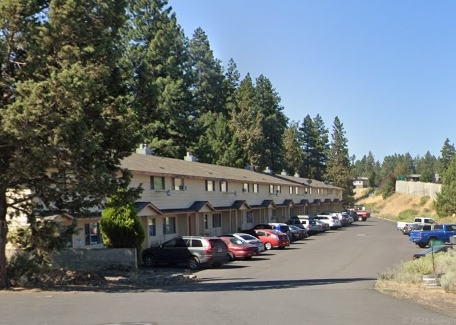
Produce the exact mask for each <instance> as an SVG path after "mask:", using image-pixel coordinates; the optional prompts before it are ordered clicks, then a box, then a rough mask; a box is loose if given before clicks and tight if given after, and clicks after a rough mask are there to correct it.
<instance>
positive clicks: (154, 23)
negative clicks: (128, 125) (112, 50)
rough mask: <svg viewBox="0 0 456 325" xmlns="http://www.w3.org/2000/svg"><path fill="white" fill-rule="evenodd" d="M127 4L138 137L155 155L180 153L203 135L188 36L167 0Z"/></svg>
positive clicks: (128, 68)
mask: <svg viewBox="0 0 456 325" xmlns="http://www.w3.org/2000/svg"><path fill="white" fill-rule="evenodd" d="M129 5H130V7H129V10H128V12H129V20H128V23H127V24H126V26H125V28H124V29H123V36H124V37H123V40H124V43H125V48H126V50H125V52H124V53H125V54H124V57H123V67H124V71H125V74H126V75H127V77H128V80H129V86H130V87H129V91H130V93H131V96H132V98H133V100H132V102H131V105H132V106H133V107H134V109H135V111H136V112H137V114H138V117H139V120H140V121H141V124H140V127H139V128H138V131H139V132H138V133H139V136H140V137H141V138H142V141H145V142H146V143H148V144H149V146H150V147H151V148H152V150H153V151H154V153H155V154H157V155H159V156H163V157H172V158H181V157H183V156H184V155H185V152H186V151H187V150H189V149H190V148H191V147H193V146H194V144H195V143H196V139H197V136H198V135H199V131H198V129H197V128H196V127H195V122H194V120H195V118H196V116H195V115H196V112H194V108H193V105H192V95H191V92H190V87H191V78H190V73H189V57H188V52H187V46H186V42H187V40H186V38H185V36H184V33H183V31H182V29H181V27H180V26H179V25H178V23H177V18H176V15H175V13H174V12H173V11H172V7H170V6H168V1H166V0H138V1H132V2H129Z"/></svg>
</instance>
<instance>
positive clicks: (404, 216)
mask: <svg viewBox="0 0 456 325" xmlns="http://www.w3.org/2000/svg"><path fill="white" fill-rule="evenodd" d="M418 214H419V211H418V210H414V209H407V210H404V211H401V212H399V214H398V215H397V220H411V219H412V218H413V217H415V216H417V215H418Z"/></svg>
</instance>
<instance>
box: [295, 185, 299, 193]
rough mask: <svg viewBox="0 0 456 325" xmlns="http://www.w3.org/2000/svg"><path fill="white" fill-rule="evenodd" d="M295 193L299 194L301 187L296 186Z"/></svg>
mask: <svg viewBox="0 0 456 325" xmlns="http://www.w3.org/2000/svg"><path fill="white" fill-rule="evenodd" d="M295 194H299V187H297V186H296V187H295Z"/></svg>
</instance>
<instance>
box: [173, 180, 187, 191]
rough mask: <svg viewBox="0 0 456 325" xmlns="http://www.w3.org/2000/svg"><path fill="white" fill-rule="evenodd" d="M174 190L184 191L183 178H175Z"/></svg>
mask: <svg viewBox="0 0 456 325" xmlns="http://www.w3.org/2000/svg"><path fill="white" fill-rule="evenodd" d="M173 190H174V191H184V190H185V186H184V179H183V178H178V177H176V178H173Z"/></svg>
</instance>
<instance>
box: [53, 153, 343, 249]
mask: <svg viewBox="0 0 456 325" xmlns="http://www.w3.org/2000/svg"><path fill="white" fill-rule="evenodd" d="M121 166H122V167H123V168H127V169H129V170H130V171H131V173H132V176H133V177H132V182H131V186H132V187H137V186H139V185H141V186H142V188H143V189H144V190H143V193H142V196H141V198H140V199H139V200H137V202H135V207H136V210H137V212H138V215H139V216H140V219H141V223H142V225H143V227H144V229H145V233H146V239H145V241H144V243H143V247H144V248H146V247H149V246H151V245H156V244H160V243H162V242H164V241H166V240H168V239H171V238H173V237H175V236H176V235H210V236H217V235H221V234H224V233H231V232H239V231H241V230H243V229H249V228H251V227H253V226H254V225H255V224H258V223H268V222H285V221H286V220H288V219H289V218H290V217H291V216H293V215H301V214H310V215H313V214H318V213H319V212H322V211H340V210H342V208H343V202H342V191H343V189H342V188H339V187H336V186H333V185H331V184H330V183H328V182H321V181H317V180H311V179H306V178H302V177H300V176H299V175H287V173H285V172H282V173H281V174H280V175H277V174H273V173H272V172H271V171H270V170H269V169H266V170H265V171H263V172H257V171H253V170H252V168H248V167H247V168H245V169H241V168H233V167H225V166H217V165H210V164H204V163H199V162H198V161H197V159H196V157H195V156H193V155H192V154H191V153H187V155H186V156H185V157H183V159H174V158H164V157H159V156H155V155H154V154H153V152H152V151H151V150H150V149H149V148H148V147H147V146H146V145H141V146H140V147H139V148H138V149H137V150H136V152H135V153H133V154H132V155H131V156H129V157H127V158H125V159H124V160H123V161H122V162H121ZM46 218H48V219H50V220H57V221H59V222H61V224H62V225H63V226H65V225H66V224H70V223H71V222H72V221H73V220H74V219H76V221H77V224H78V229H79V232H78V234H76V235H74V237H73V240H72V242H71V243H68V246H69V247H74V248H89V247H90V248H101V247H103V243H102V238H101V233H100V226H99V221H100V218H101V211H94V213H92V214H91V215H90V216H70V215H68V214H50V215H49V214H48V216H47V217H46Z"/></svg>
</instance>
